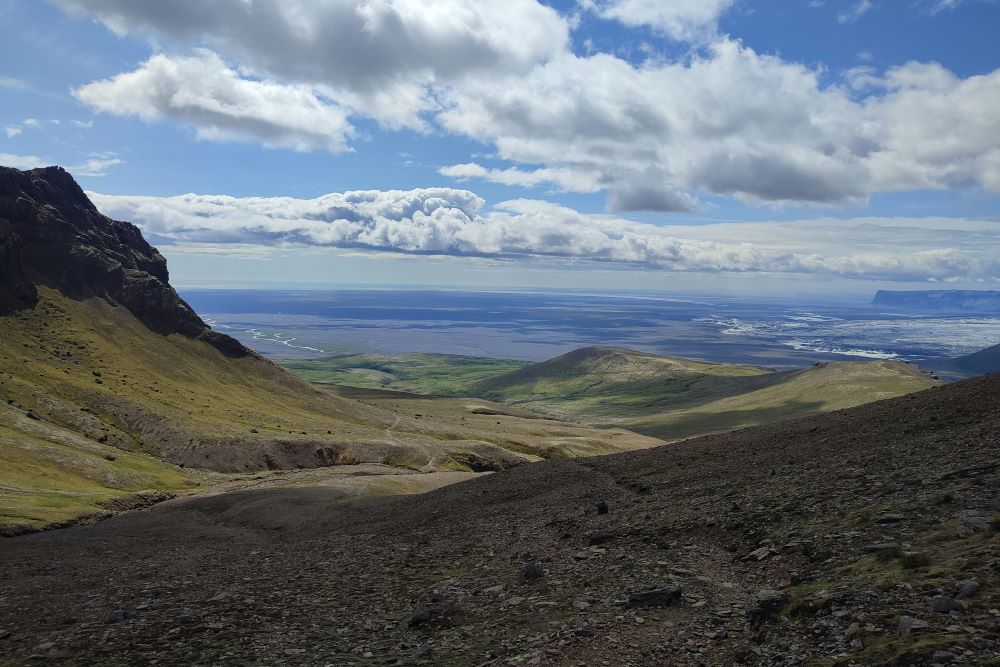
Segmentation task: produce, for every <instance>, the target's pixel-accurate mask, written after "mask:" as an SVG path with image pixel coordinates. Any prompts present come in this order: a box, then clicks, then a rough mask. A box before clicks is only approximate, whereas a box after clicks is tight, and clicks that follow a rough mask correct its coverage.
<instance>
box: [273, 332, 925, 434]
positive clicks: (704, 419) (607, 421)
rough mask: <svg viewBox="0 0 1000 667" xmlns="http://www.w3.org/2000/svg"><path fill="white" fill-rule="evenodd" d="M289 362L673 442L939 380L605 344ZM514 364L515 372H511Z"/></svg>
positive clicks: (883, 367) (869, 368)
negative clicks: (532, 359) (510, 355)
mask: <svg viewBox="0 0 1000 667" xmlns="http://www.w3.org/2000/svg"><path fill="white" fill-rule="evenodd" d="M285 364H286V366H287V367H288V368H290V369H292V370H294V371H295V372H297V373H299V374H301V375H303V377H306V378H307V379H311V380H322V381H329V382H335V383H339V384H345V385H353V386H371V385H375V386H382V387H386V388H398V389H407V390H410V391H415V392H418V393H438V394H452V395H463V394H464V395H475V396H481V397H483V398H487V399H489V400H494V401H498V402H502V403H504V404H506V405H508V406H511V407H512V408H516V409H520V410H525V411H529V412H530V411H533V412H535V413H541V414H546V415H550V416H554V417H558V418H563V419H574V420H578V421H583V422H587V423H591V424H597V425H602V426H607V425H618V426H623V427H625V428H629V429H632V430H635V431H637V432H640V433H645V434H648V435H653V436H655V437H658V438H663V439H668V440H677V439H682V438H687V437H692V436H696V435H703V434H707V433H718V432H721V431H728V430H733V429H737V428H742V427H745V426H751V425H756V424H766V423H770V422H775V421H780V420H784V419H791V418H796V417H801V416H805V415H810V414H816V413H819V412H829V411H831V410H838V409H842V408H847V407H853V406H855V405H861V404H863V403H868V402H871V401H876V400H880V399H883V398H891V397H894V396H900V395H903V394H907V393H911V392H914V391H919V390H921V389H925V388H927V387H930V386H932V385H933V384H934V382H933V381H932V380H931V379H930V378H929V377H928V376H927V375H926V374H924V373H922V372H921V371H920V370H919V369H918V368H917V367H915V366H910V365H907V364H904V363H900V362H882V361H875V362H833V363H827V364H822V365H819V366H814V367H812V368H809V369H805V370H802V371H791V372H774V371H771V370H769V369H765V368H759V367H755V366H742V365H735V364H714V363H708V362H704V361H696V360H690V359H677V358H671V357H662V356H658V355H655V354H649V353H645V352H636V351H632V350H622V349H616V348H598V347H591V348H583V349H580V350H575V351H573V352H570V353H568V354H565V355H562V356H560V357H556V358H555V359H551V360H549V361H545V362H542V363H537V364H522V363H520V362H506V361H501V362H495V365H492V364H491V363H490V360H487V359H479V358H467V357H457V356H449V355H405V356H400V357H391V356H386V355H344V356H337V357H330V358H327V359H320V360H315V361H308V362H301V361H294V362H285ZM506 365H513V366H515V368H513V369H512V370H508V371H507V372H503V369H504V367H505V366H506ZM362 369H363V370H362ZM359 378H360V381H359Z"/></svg>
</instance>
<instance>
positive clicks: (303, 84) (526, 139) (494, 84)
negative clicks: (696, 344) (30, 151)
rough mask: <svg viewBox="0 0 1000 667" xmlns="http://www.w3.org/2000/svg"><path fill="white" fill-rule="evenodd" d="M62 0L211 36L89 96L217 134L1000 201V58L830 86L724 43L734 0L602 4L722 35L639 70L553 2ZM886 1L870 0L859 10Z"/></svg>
mask: <svg viewBox="0 0 1000 667" xmlns="http://www.w3.org/2000/svg"><path fill="white" fill-rule="evenodd" d="M60 2H61V4H62V5H64V6H67V7H71V8H73V9H75V10H78V11H89V12H92V13H93V14H95V15H96V16H98V17H99V18H100V20H102V21H104V22H105V23H106V24H107V25H109V26H111V27H112V28H113V29H114V30H116V31H118V32H129V33H133V32H140V33H144V34H146V33H148V34H152V35H153V37H151V39H153V40H154V41H155V42H156V43H157V44H162V43H164V42H166V43H168V44H171V45H173V46H178V45H180V46H183V47H187V46H192V45H208V46H210V47H211V48H212V49H213V51H205V50H200V51H197V52H196V54H195V55H194V56H190V57H178V56H173V55H169V56H168V55H163V54H161V55H156V56H153V57H152V58H150V59H149V60H148V61H147V62H146V63H144V64H143V65H142V66H140V67H139V69H137V70H135V71H133V72H128V73H124V74H120V75H118V76H116V77H114V78H112V79H108V80H106V81H99V82H95V83H92V84H89V85H86V86H83V87H82V88H80V89H78V90H77V91H76V92H77V95H78V97H79V98H80V99H81V100H83V101H85V102H86V103H88V104H90V105H91V106H93V107H95V108H97V109H100V110H103V111H106V112H109V113H119V114H121V113H125V114H134V115H138V116H140V117H142V118H147V119H157V118H169V119H172V120H175V121H178V122H182V123H185V124H189V125H191V126H193V127H194V128H195V129H196V131H197V133H198V136H200V137H202V138H206V139H226V140H231V139H239V140H252V141H257V142H259V143H262V144H264V145H267V146H275V147H285V148H293V149H296V150H326V151H330V152H339V151H344V150H349V149H350V141H351V139H352V137H353V136H354V128H353V126H352V122H351V120H352V119H353V118H362V117H370V118H374V119H375V120H377V121H378V122H379V123H381V124H382V125H383V126H384V127H390V128H412V129H415V130H419V131H437V130H441V129H443V130H445V131H448V132H451V133H454V134H459V135H464V136H467V137H470V138H473V139H475V140H477V141H481V142H484V143H486V144H488V145H489V148H488V149H487V150H494V151H495V154H496V156H497V157H498V158H499V159H500V160H503V161H505V162H504V163H503V164H500V165H499V166H497V167H487V166H483V165H480V164H476V163H467V164H463V165H450V166H446V167H443V168H442V171H441V173H442V174H445V175H448V176H451V177H454V178H457V179H460V180H466V179H483V180H489V181H492V182H497V183H503V184H507V185H515V186H524V187H537V186H540V185H545V184H551V185H552V186H553V187H556V188H558V189H561V190H566V191H579V192H595V191H607V192H608V193H609V201H608V206H609V208H610V209H612V210H625V209H626V208H628V207H631V206H638V207H641V208H655V209H657V210H667V209H678V208H681V209H683V208H686V207H688V206H689V205H691V204H692V202H696V200H697V199H699V198H703V197H704V196H705V195H710V194H716V195H723V196H732V197H737V198H740V199H742V200H745V201H750V202H758V203H759V202H763V203H767V204H770V205H774V204H784V203H804V202H805V203H817V204H822V205H835V204H842V203H845V202H850V203H858V202H861V203H863V202H864V201H865V200H866V199H867V198H868V197H869V196H871V195H872V194H874V193H879V192H893V191H903V190H913V189H925V188H930V189H944V188H952V187H967V186H972V187H978V188H984V189H987V190H990V191H996V192H1000V166H998V161H1000V157H998V156H1000V116H998V115H997V114H996V113H994V110H995V109H997V108H1000V70H998V71H994V72H990V73H987V74H984V75H981V76H973V77H968V78H965V79H963V78H960V77H957V76H956V75H955V74H953V73H952V72H949V71H948V70H946V69H944V68H943V67H941V66H939V65H935V64H927V63H909V64H905V65H902V66H900V67H896V68H893V69H889V70H881V69H876V68H874V67H871V66H868V67H864V68H855V69H853V70H851V71H849V72H847V73H846V74H845V78H844V79H843V81H844V82H843V83H834V84H830V83H828V80H829V77H828V76H826V75H827V73H826V72H825V71H823V70H822V69H818V68H817V69H813V68H810V67H806V66H804V65H801V64H797V63H794V62H788V61H785V60H783V59H781V58H780V57H778V56H771V55H762V54H759V53H757V52H755V51H754V50H753V49H751V48H749V47H747V46H745V45H743V44H742V43H741V42H739V41H737V40H733V39H730V38H728V37H720V36H718V35H717V34H716V30H715V26H716V23H717V21H718V18H719V16H721V15H722V14H723V13H724V12H725V11H726V10H727V9H728V8H730V7H731V6H732V5H733V4H734V3H733V2H731V1H730V0H701V1H697V2H696V1H694V0H671V2H659V1H654V0H588V1H587V2H584V3H583V5H584V6H585V7H587V8H589V9H590V11H593V12H597V13H598V14H600V15H601V16H605V17H607V18H611V19H614V20H618V21H621V22H623V23H625V24H626V25H639V24H642V25H649V26H652V27H653V28H654V29H657V30H660V31H662V32H664V33H665V34H668V35H671V36H674V37H676V38H679V39H696V38H697V39H705V40H708V41H705V42H699V46H700V47H702V48H699V49H698V50H697V51H694V52H693V55H692V54H687V55H685V56H682V57H680V58H678V59H676V60H673V61H669V60H665V59H664V58H663V57H662V56H659V55H658V56H656V57H651V58H649V59H648V60H647V61H646V62H645V63H643V64H641V65H636V64H633V63H630V62H628V61H626V60H624V59H622V58H619V57H617V56H615V55H611V54H607V53H595V54H592V55H588V56H586V57H581V56H577V55H575V54H574V53H572V52H571V51H570V50H569V46H568V37H567V36H568V32H569V25H570V22H571V21H570V19H567V18H565V17H560V16H559V15H558V14H557V13H556V12H555V11H554V10H552V9H551V8H549V7H546V6H543V5H541V4H540V3H538V2H536V1H534V0H511V1H510V2H504V3H494V2H478V1H476V0H426V1H422V2H418V0H362V1H361V2H354V1H348V0H326V1H324V2H308V1H307V0H283V1H279V0H255V1H254V2H252V3H250V2H247V1H246V0H218V1H217V2H211V3H206V2H201V1H200V0H178V1H177V2H172V3H167V4H164V3H141V2H130V1H128V0H60ZM812 4H816V3H812ZM872 6H873V3H872V0H860V1H859V2H855V3H854V4H852V5H851V9H850V10H849V11H848V12H846V13H845V16H848V17H855V18H856V17H857V16H860V15H862V14H863V13H864V12H867V11H869V10H870V9H871V8H872ZM216 53H218V54H221V55H215V54H216ZM222 58H226V59H228V62H230V63H233V64H231V65H227V64H226V62H224V61H223V59H222Z"/></svg>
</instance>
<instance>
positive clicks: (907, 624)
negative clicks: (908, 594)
mask: <svg viewBox="0 0 1000 667" xmlns="http://www.w3.org/2000/svg"><path fill="white" fill-rule="evenodd" d="M928 625H929V624H928V623H927V621H922V620H920V619H919V618H914V617H912V616H901V617H900V618H899V626H898V627H897V628H896V634H897V635H899V636H900V637H905V636H906V635H909V634H912V633H913V631H914V630H922V629H923V628H926V627H927V626H928Z"/></svg>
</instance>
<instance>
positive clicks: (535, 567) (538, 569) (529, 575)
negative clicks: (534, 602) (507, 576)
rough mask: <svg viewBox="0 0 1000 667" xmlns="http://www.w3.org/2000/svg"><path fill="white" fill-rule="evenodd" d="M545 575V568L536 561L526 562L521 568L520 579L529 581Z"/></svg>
mask: <svg viewBox="0 0 1000 667" xmlns="http://www.w3.org/2000/svg"><path fill="white" fill-rule="evenodd" d="M544 576H545V569H544V568H543V567H542V566H541V565H539V564H538V563H528V564H526V565H525V566H524V567H522V568H521V581H523V582H525V583H529V582H532V581H538V580H539V579H541V578H542V577H544Z"/></svg>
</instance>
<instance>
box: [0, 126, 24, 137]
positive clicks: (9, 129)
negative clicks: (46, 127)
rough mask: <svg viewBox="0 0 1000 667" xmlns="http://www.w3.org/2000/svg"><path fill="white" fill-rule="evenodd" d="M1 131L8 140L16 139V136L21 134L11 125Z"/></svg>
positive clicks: (17, 128) (18, 129)
mask: <svg viewBox="0 0 1000 667" xmlns="http://www.w3.org/2000/svg"><path fill="white" fill-rule="evenodd" d="M3 131H4V133H5V134H6V135H7V138H8V139H12V138H14V137H16V136H17V135H19V134H21V132H22V130H21V128H19V127H15V126H13V125H8V126H7V127H5V128H4V129H3Z"/></svg>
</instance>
